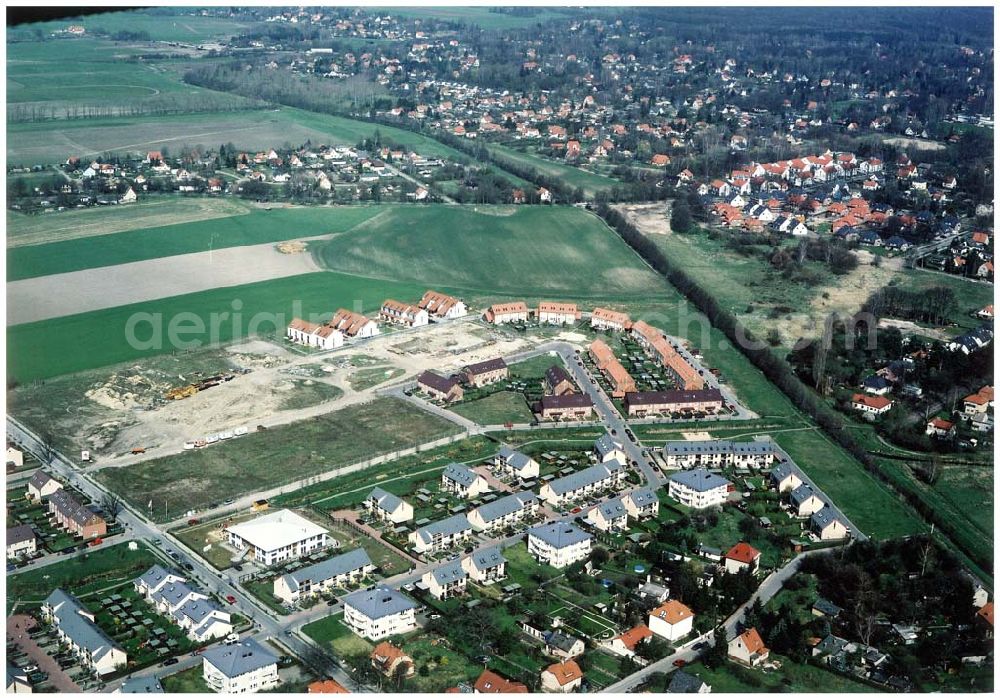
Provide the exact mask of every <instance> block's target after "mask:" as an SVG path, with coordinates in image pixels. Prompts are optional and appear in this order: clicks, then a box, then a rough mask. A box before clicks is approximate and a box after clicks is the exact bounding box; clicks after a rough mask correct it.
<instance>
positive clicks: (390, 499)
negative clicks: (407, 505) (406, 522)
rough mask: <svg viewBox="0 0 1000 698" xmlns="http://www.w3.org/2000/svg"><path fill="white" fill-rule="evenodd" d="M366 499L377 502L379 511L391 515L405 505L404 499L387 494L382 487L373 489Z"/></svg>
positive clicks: (390, 493)
mask: <svg viewBox="0 0 1000 698" xmlns="http://www.w3.org/2000/svg"><path fill="white" fill-rule="evenodd" d="M366 499H367V500H368V501H371V502H375V504H376V506H378V508H379V509H382V510H383V511H387V512H389V513H390V514H391V513H392V512H394V511H396V510H397V509H398V508H399V507H401V506H402V505H403V500H402V499H400V498H399V497H397V496H396V495H394V494H393V493H392V492H386V491H385V490H383V489H382V488H381V487H376V488H375V489H373V490H372V491H371V492H370V493H369V494H368V497H367V498H366Z"/></svg>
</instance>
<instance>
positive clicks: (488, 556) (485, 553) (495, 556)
mask: <svg viewBox="0 0 1000 698" xmlns="http://www.w3.org/2000/svg"><path fill="white" fill-rule="evenodd" d="M469 559H470V560H471V561H472V566H473V567H475V568H476V569H477V570H479V571H480V572H485V571H486V570H490V569H493V568H494V567H499V566H500V565H502V564H504V563H505V562H507V558H505V557H504V556H503V553H502V552H500V548H489V549H488V550H477V551H476V552H474V553H472V554H471V555H470V556H469Z"/></svg>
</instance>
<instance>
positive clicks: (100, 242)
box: [7, 199, 391, 281]
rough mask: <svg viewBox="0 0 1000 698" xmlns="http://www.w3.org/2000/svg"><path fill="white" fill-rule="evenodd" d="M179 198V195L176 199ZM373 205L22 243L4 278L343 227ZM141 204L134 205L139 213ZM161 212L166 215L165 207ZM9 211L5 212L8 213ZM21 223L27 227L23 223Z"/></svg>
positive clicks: (257, 212)
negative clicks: (40, 242) (49, 241)
mask: <svg viewBox="0 0 1000 698" xmlns="http://www.w3.org/2000/svg"><path fill="white" fill-rule="evenodd" d="M183 201H184V200H183V199H181V200H180V202H183ZM390 208H391V207H389V206H386V207H378V206H330V207H326V206H323V207H295V208H277V209H273V210H271V211H268V210H265V209H254V210H253V211H250V212H247V211H242V212H239V211H240V209H236V212H238V213H237V215H230V216H226V217H223V218H211V219H208V220H196V221H190V222H185V223H177V224H173V225H165V226H161V227H142V228H138V229H135V230H130V231H129V232H118V233H112V234H108V235H98V236H91V237H86V238H78V239H74V240H64V241H61V242H51V243H48V244H44V245H31V246H21V247H16V248H13V249H9V250H8V251H7V280H8V281H16V280H18V279H28V278H32V277H36V276H45V275H46V274H60V273H64V272H69V271H77V270H79V269H90V268H93V267H105V266H113V265H116V264H125V263H127V262H137V261H140V260H145V259H157V258H159V257H170V256H173V255H179V254H188V253H191V252H207V251H209V250H213V249H216V250H217V249H222V248H224V247H240V246H244V245H258V244H262V243H268V242H278V241H281V240H289V239H294V238H300V237H309V236H312V235H326V234H330V233H342V232H345V231H347V230H350V229H352V228H354V227H355V226H357V225H358V224H360V223H363V222H364V221H367V220H369V219H371V218H373V217H374V216H376V215H378V214H379V213H382V212H384V211H386V210H389V209H390ZM121 210H123V209H121V208H119V207H112V208H107V209H92V210H86V211H68V212H65V213H56V214H51V215H48V216H41V217H40V218H41V219H42V220H43V221H44V222H46V223H50V224H51V222H53V221H58V219H59V218H60V217H62V216H64V215H68V216H70V218H67V219H66V221H65V224H66V225H67V226H71V227H73V226H75V225H76V223H75V221H76V220H78V219H80V218H85V219H87V220H91V221H94V220H96V221H98V222H99V221H100V217H99V216H96V215H92V216H89V217H85V216H83V215H82V214H99V213H103V212H105V211H107V212H108V213H107V215H108V216H110V217H112V218H117V214H118V212H119V211H121ZM142 212H143V209H137V213H139V214H142ZM166 215H171V214H170V213H168V214H166ZM9 217H10V216H8V218H9ZM22 218H23V217H22ZM23 227H29V228H30V226H29V225H28V224H23Z"/></svg>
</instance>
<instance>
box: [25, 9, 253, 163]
mask: <svg viewBox="0 0 1000 698" xmlns="http://www.w3.org/2000/svg"><path fill="white" fill-rule="evenodd" d="M134 19H135V20H137V26H142V25H144V24H148V25H150V26H151V25H154V24H155V25H158V26H161V27H168V26H169V25H170V22H169V20H164V19H153V18H151V17H143V16H141V15H137V16H136V17H135V18H134ZM192 19H193V18H192ZM202 19H204V18H202ZM143 20H146V21H143ZM63 26H65V25H63ZM120 28H121V29H125V28H126V26H125V24H124V23H121V24H120ZM128 30H129V31H143V30H141V29H135V28H131V27H129V28H128ZM233 30H234V31H235V30H236V29H235V26H234V27H233ZM114 31H118V30H117V29H116V30H114ZM153 50H154V51H155V50H156V49H153ZM148 52H150V47H149V45H148V44H145V45H142V44H125V43H119V42H113V41H110V40H106V39H99V38H91V37H85V38H76V39H71V40H47V41H20V42H14V43H8V53H7V106H8V114H10V115H11V116H12V117H13V118H15V119H17V120H22V119H24V118H26V116H25V114H24V112H25V110H24V109H19V108H20V107H26V108H28V109H31V108H32V107H35V108H39V107H40V108H44V109H46V110H47V111H46V115H47V116H55V117H56V118H60V119H62V118H68V117H79V116H80V114H81V113H82V112H80V111H79V110H81V109H84V108H86V107H94V106H100V107H101V108H102V109H105V110H107V109H112V110H121V111H125V112H127V110H129V109H132V108H136V107H138V108H144V109H150V110H155V109H159V108H164V107H166V108H174V109H176V108H178V106H179V105H183V104H187V105H190V108H191V109H192V110H194V111H204V110H205V109H206V108H209V107H211V108H215V109H218V108H225V109H229V108H234V107H245V106H248V105H250V104H252V101H251V100H248V99H246V98H244V97H240V96H239V95H234V94H229V93H224V92H216V91H214V90H208V89H204V88H201V87H195V86H193V85H187V84H185V83H184V82H182V81H181V79H180V75H179V73H180V67H179V66H178V65H176V64H174V63H173V62H172V61H170V60H160V61H149V60H144V61H134V60H125V59H128V58H130V57H132V56H135V55H138V54H141V53H148ZM50 109H54V110H55V113H54V114H52V113H51V112H50V111H48V110H50ZM68 144H69V143H64V145H68ZM64 159H65V158H64Z"/></svg>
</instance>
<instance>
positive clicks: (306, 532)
mask: <svg viewBox="0 0 1000 698" xmlns="http://www.w3.org/2000/svg"><path fill="white" fill-rule="evenodd" d="M226 535H227V539H228V541H229V545H231V546H232V547H233V548H234V549H236V550H237V551H246V552H245V553H244V554H245V555H246V556H247V557H249V558H250V559H251V560H254V561H256V562H258V563H260V564H261V565H266V566H270V565H273V564H275V563H277V562H281V561H283V560H291V559H294V558H299V557H303V556H305V555H308V554H309V553H312V552H314V551H316V550H319V549H321V548H325V547H326V546H328V545H330V544H331V540H332V539H331V538H330V537H329V535H328V534H327V530H326V529H325V528H323V527H322V526H318V525H316V524H314V523H313V522H312V521H310V520H309V519H306V518H304V517H302V516H299V515H298V514H296V513H295V512H293V511H289V510H287V509H281V510H279V511H276V512H274V513H271V514H267V515H265V516H261V517H258V518H256V519H251V520H250V521H244V522H243V523H239V524H236V525H235V526H230V527H229V528H227V529H226Z"/></svg>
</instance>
